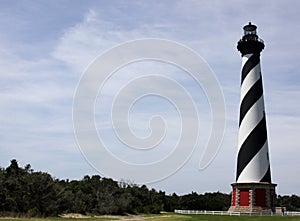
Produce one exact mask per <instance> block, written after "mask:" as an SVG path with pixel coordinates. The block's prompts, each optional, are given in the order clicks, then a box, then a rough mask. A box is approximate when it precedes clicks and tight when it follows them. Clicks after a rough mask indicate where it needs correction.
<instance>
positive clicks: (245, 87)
mask: <svg viewBox="0 0 300 221" xmlns="http://www.w3.org/2000/svg"><path fill="white" fill-rule="evenodd" d="M259 79H260V63H258V64H257V65H256V66H255V67H254V68H252V69H251V71H250V72H249V73H248V75H247V76H246V78H245V79H244V81H243V83H242V85H241V100H240V103H241V102H242V100H243V98H244V97H245V95H246V94H247V92H248V91H249V90H250V88H251V87H252V86H253V85H254V84H255V83H256V81H258V80H259Z"/></svg>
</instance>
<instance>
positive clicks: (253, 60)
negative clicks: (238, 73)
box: [241, 53, 260, 84]
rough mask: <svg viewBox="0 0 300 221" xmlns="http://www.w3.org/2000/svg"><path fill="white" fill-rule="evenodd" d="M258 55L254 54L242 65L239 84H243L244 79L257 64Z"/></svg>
mask: <svg viewBox="0 0 300 221" xmlns="http://www.w3.org/2000/svg"><path fill="white" fill-rule="evenodd" d="M259 56H260V54H259V53H254V54H253V55H252V56H251V57H250V58H249V59H248V60H247V61H246V63H245V64H244V66H243V69H242V79H241V84H242V83H243V81H244V79H245V78H246V76H247V75H248V73H249V72H250V71H251V69H253V68H254V67H255V66H256V65H257V64H258V63H259Z"/></svg>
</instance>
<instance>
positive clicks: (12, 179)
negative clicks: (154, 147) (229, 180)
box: [0, 160, 300, 217]
mask: <svg viewBox="0 0 300 221" xmlns="http://www.w3.org/2000/svg"><path fill="white" fill-rule="evenodd" d="M230 198H231V197H230V195H229V194H224V193H220V192H216V193H205V194H197V193H195V192H192V193H191V194H187V195H183V196H178V195H176V194H175V193H174V194H172V195H166V193H165V192H163V191H157V190H155V189H148V188H147V186H145V185H142V186H138V185H135V184H128V183H124V182H121V183H118V182H116V181H114V180H112V179H109V178H102V177H100V176H99V175H94V176H91V177H90V176H84V178H83V179H82V180H72V181H69V180H59V179H54V178H53V177H52V176H51V175H50V174H48V173H45V172H35V171H34V170H33V169H32V168H31V166H30V165H29V164H28V165H26V166H25V167H24V168H22V167H19V165H18V162H17V160H11V164H10V166H8V167H7V168H0V215H1V216H28V217H41V216H42V217H49V216H57V215H59V214H63V213H81V214H93V215H101V214H121V215H122V214H139V213H145V214H147V213H152V214H155V213H159V212H160V211H169V212H172V211H174V209H189V210H227V209H228V208H229V206H230ZM278 202H279V206H286V207H287V209H288V210H297V209H298V208H300V198H299V197H298V196H295V195H293V196H291V197H289V196H279V197H278Z"/></svg>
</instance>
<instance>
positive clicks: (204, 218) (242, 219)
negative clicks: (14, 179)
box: [0, 213, 300, 221]
mask: <svg viewBox="0 0 300 221" xmlns="http://www.w3.org/2000/svg"><path fill="white" fill-rule="evenodd" d="M105 220H106V221H108V220H121V221H122V220H123V221H130V220H135V221H137V220H145V221H147V220H149V221H268V220H270V221H271V220H272V221H277V220H278V221H300V216H227V215H223V216H221V215H181V214H175V213H165V214H161V215H138V216H101V217H91V218H30V219H29V218H0V221H105Z"/></svg>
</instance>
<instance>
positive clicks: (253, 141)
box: [236, 116, 267, 180]
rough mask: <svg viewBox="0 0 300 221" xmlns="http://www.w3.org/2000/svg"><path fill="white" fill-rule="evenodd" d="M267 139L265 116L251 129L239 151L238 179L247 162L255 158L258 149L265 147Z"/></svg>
mask: <svg viewBox="0 0 300 221" xmlns="http://www.w3.org/2000/svg"><path fill="white" fill-rule="evenodd" d="M266 141H267V128H266V118H265V116H264V117H263V118H262V119H261V121H260V122H259V123H258V125H257V126H256V127H255V128H254V129H253V130H252V131H251V133H250V134H249V136H248V137H247V139H246V140H245V141H244V143H243V144H242V146H241V148H240V151H239V153H238V165H237V175H236V179H237V180H238V177H239V176H240V174H241V172H242V171H243V170H244V168H245V167H246V166H247V164H248V163H249V162H250V161H251V160H252V159H253V157H254V156H255V155H256V154H257V153H258V151H259V150H260V149H261V148H262V147H263V145H264V144H265V143H266Z"/></svg>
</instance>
